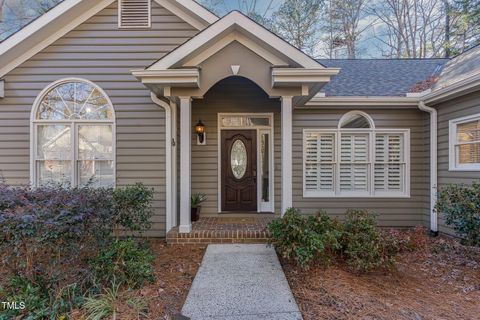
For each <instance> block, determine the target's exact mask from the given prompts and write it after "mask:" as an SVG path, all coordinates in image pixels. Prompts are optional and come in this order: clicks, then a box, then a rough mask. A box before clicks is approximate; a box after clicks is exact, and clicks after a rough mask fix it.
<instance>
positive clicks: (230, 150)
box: [221, 130, 257, 211]
mask: <svg viewBox="0 0 480 320" xmlns="http://www.w3.org/2000/svg"><path fill="white" fill-rule="evenodd" d="M221 145H222V160H221V161H222V211H257V131H256V130H223V131H222V134H221Z"/></svg>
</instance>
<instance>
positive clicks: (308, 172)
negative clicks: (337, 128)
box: [305, 133, 335, 192]
mask: <svg viewBox="0 0 480 320" xmlns="http://www.w3.org/2000/svg"><path fill="white" fill-rule="evenodd" d="M334 159H335V135H334V134H331V133H325V134H324V133H307V134H306V136H305V189H306V190H307V191H320V192H321V191H333V181H334V163H333V162H334Z"/></svg>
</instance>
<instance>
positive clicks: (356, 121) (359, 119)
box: [340, 114, 370, 128]
mask: <svg viewBox="0 0 480 320" xmlns="http://www.w3.org/2000/svg"><path fill="white" fill-rule="evenodd" d="M340 128H370V123H369V122H368V120H367V119H366V118H365V117H364V116H362V115H361V114H352V115H350V116H348V117H347V118H345V119H343V121H342V123H341V125H340Z"/></svg>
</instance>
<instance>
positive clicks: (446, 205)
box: [436, 182, 480, 246]
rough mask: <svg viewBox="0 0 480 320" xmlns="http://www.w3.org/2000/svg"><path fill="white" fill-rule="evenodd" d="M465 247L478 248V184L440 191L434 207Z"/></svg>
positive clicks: (479, 187)
mask: <svg viewBox="0 0 480 320" xmlns="http://www.w3.org/2000/svg"><path fill="white" fill-rule="evenodd" d="M436 210H437V212H440V213H443V214H444V216H445V222H446V224H447V225H449V226H451V227H452V228H453V229H454V230H455V232H456V234H457V235H458V236H459V237H462V238H463V241H462V242H463V243H464V244H466V245H476V246H480V183H479V182H474V183H473V184H472V185H471V186H468V185H455V184H451V185H448V186H446V187H445V188H443V189H442V190H440V192H439V194H438V200H437V205H436Z"/></svg>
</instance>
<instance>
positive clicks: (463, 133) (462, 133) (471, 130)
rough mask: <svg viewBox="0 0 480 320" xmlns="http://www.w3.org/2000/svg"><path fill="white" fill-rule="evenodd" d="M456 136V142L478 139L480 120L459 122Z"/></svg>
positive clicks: (479, 135)
mask: <svg viewBox="0 0 480 320" xmlns="http://www.w3.org/2000/svg"><path fill="white" fill-rule="evenodd" d="M457 138H458V142H472V141H480V120H475V121H471V122H466V123H462V124H459V125H458V126H457Z"/></svg>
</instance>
